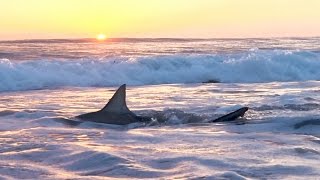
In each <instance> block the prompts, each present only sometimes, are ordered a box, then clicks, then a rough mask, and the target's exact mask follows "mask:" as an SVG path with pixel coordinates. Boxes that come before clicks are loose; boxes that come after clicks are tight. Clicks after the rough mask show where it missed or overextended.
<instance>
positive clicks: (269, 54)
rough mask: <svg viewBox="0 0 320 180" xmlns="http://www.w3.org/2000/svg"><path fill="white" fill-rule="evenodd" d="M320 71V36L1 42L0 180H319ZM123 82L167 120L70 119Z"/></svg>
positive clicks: (134, 99)
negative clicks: (239, 112) (230, 118)
mask: <svg viewBox="0 0 320 180" xmlns="http://www.w3.org/2000/svg"><path fill="white" fill-rule="evenodd" d="M319 69H320V38H274V39H128V38H126V39H109V40H108V41H106V42H96V41H95V40H93V39H78V40H19V41H2V42H0V179H106V178H107V179H113V178H114V179H116V178H127V179H142V178H143V179H319V178H320V125H319V124H320V113H319V110H320V81H319V80H320V70H319ZM212 80H213V81H217V82H219V83H203V82H207V81H212ZM124 83H126V84H127V104H128V107H129V108H130V109H131V110H132V111H133V112H135V113H136V114H143V115H151V116H152V115H153V114H154V113H155V112H158V113H162V114H163V115H164V116H165V117H166V118H167V122H166V123H162V124H153V125H152V126H151V125H150V124H140V123H135V124H130V125H127V126H116V125H106V124H99V123H93V122H84V123H81V124H79V125H72V124H69V123H66V122H68V119H71V118H72V117H74V116H76V115H79V114H83V113H86V112H91V111H96V110H98V109H101V108H102V107H103V106H104V105H105V104H106V103H107V101H108V99H109V98H111V96H112V95H113V93H114V91H115V90H116V89H117V87H118V86H119V85H121V84H124ZM242 106H248V107H249V108H250V109H249V111H248V112H247V113H246V115H245V117H244V118H242V119H240V120H238V121H236V122H229V123H205V122H206V120H208V119H212V118H216V117H219V116H221V115H223V114H226V113H228V112H230V111H232V110H235V109H237V108H239V107H242ZM190 117H191V118H192V117H197V118H200V121H198V122H197V123H191V124H186V123H185V119H186V118H189V119H190Z"/></svg>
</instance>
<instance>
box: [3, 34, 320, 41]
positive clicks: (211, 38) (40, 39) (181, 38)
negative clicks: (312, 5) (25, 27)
mask: <svg viewBox="0 0 320 180" xmlns="http://www.w3.org/2000/svg"><path fill="white" fill-rule="evenodd" d="M302 38H320V35H319V36H268V37H206V38H202V37H109V38H107V39H106V40H104V41H102V42H107V41H108V40H120V39H150V40H152V39H159V40H161V39H163V40H165V39H177V40H184V39H190V40H215V39H217V40H220V39H222V40H223V39H225V40H231V39H302ZM43 40H49V41H50V40H52V41H55V40H56V41H57V40H71V41H72V40H94V41H97V40H96V38H93V37H81V38H30V39H29V38H25V39H8V40H1V39H0V42H15V41H43Z"/></svg>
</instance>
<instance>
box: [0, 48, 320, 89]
mask: <svg viewBox="0 0 320 180" xmlns="http://www.w3.org/2000/svg"><path fill="white" fill-rule="evenodd" d="M319 69H320V53H319V52H312V51H288V50H257V49H253V50H250V51H248V52H242V53H231V54H208V55H185V54H177V55H167V56H148V57H132V58H127V57H126V58H124V57H109V58H104V59H90V58H87V59H65V60H61V59H59V60H45V59H43V60H28V61H14V60H9V59H0V91H17V90H31V89H46V88H59V87H64V86H76V87H91V86H97V87H100V86H117V85H120V84H123V83H127V84H129V85H148V84H165V83H201V82H205V81H209V80H217V81H220V82H224V83H255V82H272V81H307V80H319V79H320V71H319Z"/></svg>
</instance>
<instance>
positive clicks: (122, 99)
mask: <svg viewBox="0 0 320 180" xmlns="http://www.w3.org/2000/svg"><path fill="white" fill-rule="evenodd" d="M101 111H106V112H113V113H121V114H125V113H132V112H131V111H130V110H129V108H128V107H127V104H126V84H123V85H121V86H120V87H119V89H118V90H117V91H116V92H115V93H114V95H113V96H112V98H111V99H110V100H109V102H108V104H107V105H106V106H105V107H104V108H102V109H101Z"/></svg>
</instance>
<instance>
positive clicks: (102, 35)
mask: <svg viewBox="0 0 320 180" xmlns="http://www.w3.org/2000/svg"><path fill="white" fill-rule="evenodd" d="M96 39H97V40H98V41H104V40H106V39H107V36H106V35H105V34H98V35H97V37H96Z"/></svg>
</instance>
